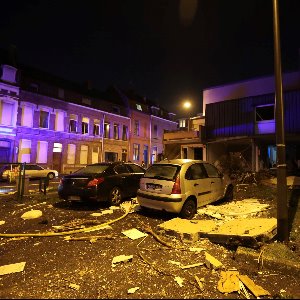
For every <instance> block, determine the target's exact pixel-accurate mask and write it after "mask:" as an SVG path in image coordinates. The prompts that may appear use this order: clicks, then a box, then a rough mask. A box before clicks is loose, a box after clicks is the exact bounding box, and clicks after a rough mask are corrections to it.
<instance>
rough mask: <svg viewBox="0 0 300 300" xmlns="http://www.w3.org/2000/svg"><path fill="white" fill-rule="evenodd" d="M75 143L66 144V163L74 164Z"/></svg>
mask: <svg viewBox="0 0 300 300" xmlns="http://www.w3.org/2000/svg"><path fill="white" fill-rule="evenodd" d="M75 153H76V145H74V144H68V153H67V164H70V165H73V164H75Z"/></svg>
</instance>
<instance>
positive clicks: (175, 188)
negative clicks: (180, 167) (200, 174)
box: [171, 175, 181, 194]
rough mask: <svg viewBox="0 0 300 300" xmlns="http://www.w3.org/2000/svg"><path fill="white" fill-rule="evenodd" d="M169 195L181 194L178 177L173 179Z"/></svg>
mask: <svg viewBox="0 0 300 300" xmlns="http://www.w3.org/2000/svg"><path fill="white" fill-rule="evenodd" d="M171 194H181V188H180V179H179V175H178V176H177V177H176V179H175V182H174V185H173V188H172V192H171Z"/></svg>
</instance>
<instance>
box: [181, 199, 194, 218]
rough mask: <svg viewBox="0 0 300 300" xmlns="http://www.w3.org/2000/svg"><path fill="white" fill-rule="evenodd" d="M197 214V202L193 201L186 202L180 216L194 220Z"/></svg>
mask: <svg viewBox="0 0 300 300" xmlns="http://www.w3.org/2000/svg"><path fill="white" fill-rule="evenodd" d="M196 213H197V206H196V203H195V201H193V200H191V199H189V200H187V201H185V203H184V204H183V206H182V209H181V212H180V216H181V217H182V218H183V219H192V218H193V216H194V215H195V214H196Z"/></svg>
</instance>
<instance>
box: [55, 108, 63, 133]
mask: <svg viewBox="0 0 300 300" xmlns="http://www.w3.org/2000/svg"><path fill="white" fill-rule="evenodd" d="M64 127H65V113H64V112H63V111H56V113H55V130H56V131H64Z"/></svg>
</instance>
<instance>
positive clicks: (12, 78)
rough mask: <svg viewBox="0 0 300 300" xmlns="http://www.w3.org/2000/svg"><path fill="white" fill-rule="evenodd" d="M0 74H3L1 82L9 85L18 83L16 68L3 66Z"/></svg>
mask: <svg viewBox="0 0 300 300" xmlns="http://www.w3.org/2000/svg"><path fill="white" fill-rule="evenodd" d="M0 74H2V75H1V80H3V81H6V82H9V83H16V74H17V69H16V68H15V67H12V66H9V65H2V66H1V72H0Z"/></svg>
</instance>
